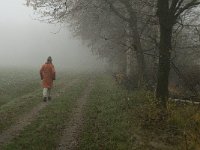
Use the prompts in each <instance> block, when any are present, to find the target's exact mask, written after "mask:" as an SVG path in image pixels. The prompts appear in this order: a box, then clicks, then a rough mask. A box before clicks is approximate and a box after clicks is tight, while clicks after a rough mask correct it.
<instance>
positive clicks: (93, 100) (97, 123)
mask: <svg viewBox="0 0 200 150" xmlns="http://www.w3.org/2000/svg"><path fill="white" fill-rule="evenodd" d="M126 96H127V91H125V90H122V89H121V88H119V87H118V86H117V85H116V84H115V83H114V81H113V80H112V79H111V78H109V77H107V76H104V77H99V78H98V79H97V84H96V86H95V88H94V90H93V91H92V92H91V95H90V98H89V101H88V105H87V108H86V115H85V125H84V129H83V133H82V135H81V140H80V145H79V149H81V150H99V149H105V150H106V149H107V150H119V149H121V150H128V149H131V148H132V147H133V145H134V144H135V137H134V131H135V127H134V124H133V122H132V121H133V117H132V115H133V114H130V113H129V111H127V105H126V99H125V98H126Z"/></svg>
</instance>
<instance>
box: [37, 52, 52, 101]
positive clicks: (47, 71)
mask: <svg viewBox="0 0 200 150" xmlns="http://www.w3.org/2000/svg"><path fill="white" fill-rule="evenodd" d="M40 77H41V80H42V86H43V101H44V102H46V101H47V100H51V89H52V87H53V80H55V79H56V71H55V68H54V65H53V63H52V58H51V56H49V57H48V58H47V62H46V63H45V64H43V65H42V67H41V69H40Z"/></svg>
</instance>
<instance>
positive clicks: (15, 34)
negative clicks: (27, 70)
mask: <svg viewBox="0 0 200 150" xmlns="http://www.w3.org/2000/svg"><path fill="white" fill-rule="evenodd" d="M24 4H25V0H0V66H18V67H19V66H22V67H24V66H31V67H40V65H41V64H42V63H44V62H45V60H46V58H47V57H48V56H52V57H53V61H54V65H55V66H56V67H57V68H58V67H59V68H61V67H66V68H69V67H76V68H77V67H83V66H89V64H90V65H93V66H95V65H96V64H99V62H98V61H95V60H96V59H95V57H94V56H91V53H90V52H89V50H88V48H87V47H86V46H83V45H82V42H81V41H78V40H76V39H74V38H73V37H72V35H71V34H70V32H69V31H68V29H67V27H66V28H64V29H62V30H61V31H60V32H59V33H57V34H54V33H55V32H57V31H58V30H59V28H60V26H59V25H50V24H46V23H41V22H39V21H38V20H34V19H33V18H34V13H33V10H32V9H31V8H27V7H26V6H25V5H24Z"/></svg>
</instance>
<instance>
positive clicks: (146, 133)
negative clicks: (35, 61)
mask: <svg viewBox="0 0 200 150" xmlns="http://www.w3.org/2000/svg"><path fill="white" fill-rule="evenodd" d="M91 79H92V80H93V88H92V90H91V92H90V93H89V95H88V97H87V104H86V105H85V107H84V112H83V113H84V114H83V116H84V117H83V120H84V121H83V125H82V126H81V128H82V129H81V130H80V131H81V132H80V135H79V136H78V137H79V138H78V148H77V149H80V150H172V149H173V150H181V149H186V150H198V149H199V147H198V142H199V134H198V133H200V132H199V127H200V113H199V109H198V107H197V106H192V105H183V104H175V103H169V104H168V118H167V119H165V120H162V119H161V118H160V116H159V115H158V114H159V109H157V108H156V107H155V100H154V98H153V94H152V93H151V92H148V91H145V90H142V91H141V90H140V91H131V92H130V91H126V90H125V89H123V88H122V87H120V86H119V85H117V84H116V83H115V81H114V80H113V79H112V77H111V76H110V75H105V74H98V75H97V74H91V73H90V74H89V73H84V74H83V73H59V74H58V79H57V80H56V83H55V87H54V90H53V97H54V99H53V100H52V101H51V102H48V105H47V106H46V107H44V109H42V110H41V111H39V112H38V115H37V116H36V118H35V119H33V120H32V121H31V122H30V123H29V124H28V125H27V126H25V128H23V130H22V131H20V133H19V135H17V136H16V137H14V138H13V139H12V140H11V141H9V142H8V143H7V144H4V145H0V149H3V150H50V149H56V148H57V147H58V145H59V140H60V137H61V135H62V131H63V128H64V127H65V125H66V124H67V123H68V122H69V120H70V119H71V117H72V116H71V115H70V113H72V110H73V108H74V107H75V103H76V100H77V99H78V98H79V97H80V96H81V95H82V94H83V91H84V89H85V88H86V86H87V84H88V82H89V81H90V80H91ZM0 83H1V84H0V87H1V90H0V92H1V95H0V104H1V106H0V133H2V132H4V131H6V130H9V129H10V127H12V126H13V125H15V124H16V123H17V120H18V119H19V118H20V117H22V116H23V115H24V114H29V112H30V111H31V110H32V109H33V108H34V107H37V106H38V105H41V104H43V103H44V102H42V96H41V87H40V81H39V77H38V72H37V71H36V72H34V71H27V70H25V71H16V70H15V71H13V70H4V71H3V72H2V73H0ZM70 83H73V84H72V85H71V86H69V84H70ZM7 88H8V89H12V90H13V92H9V91H8V90H6V89H7ZM0 140H1V136H0ZM0 144H1V143H0Z"/></svg>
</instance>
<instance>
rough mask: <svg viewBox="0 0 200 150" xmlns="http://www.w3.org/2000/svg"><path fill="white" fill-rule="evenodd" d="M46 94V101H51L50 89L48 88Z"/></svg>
mask: <svg viewBox="0 0 200 150" xmlns="http://www.w3.org/2000/svg"><path fill="white" fill-rule="evenodd" d="M47 93H48V94H47V95H48V100H51V88H48V92H47Z"/></svg>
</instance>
